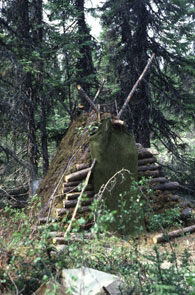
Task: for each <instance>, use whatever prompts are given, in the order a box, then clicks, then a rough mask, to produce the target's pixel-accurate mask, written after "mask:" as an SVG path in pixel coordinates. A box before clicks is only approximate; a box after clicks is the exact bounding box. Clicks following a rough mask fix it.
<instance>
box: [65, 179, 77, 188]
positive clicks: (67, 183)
mask: <svg viewBox="0 0 195 295" xmlns="http://www.w3.org/2000/svg"><path fill="white" fill-rule="evenodd" d="M80 183H81V182H80V181H70V182H64V183H63V186H64V188H65V187H67V186H68V187H69V186H73V187H77V186H78V185H79V184H80Z"/></svg>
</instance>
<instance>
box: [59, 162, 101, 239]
mask: <svg viewBox="0 0 195 295" xmlns="http://www.w3.org/2000/svg"><path fill="white" fill-rule="evenodd" d="M95 162H96V159H94V160H93V162H92V164H91V167H90V170H89V171H88V173H87V177H86V179H85V183H84V186H83V188H82V191H81V193H80V196H79V197H78V200H77V204H76V207H75V209H74V212H73V215H72V218H71V221H70V223H69V226H68V228H67V230H66V232H65V234H64V237H66V236H67V234H68V233H69V232H70V230H71V227H72V223H73V221H74V219H75V216H76V214H77V211H78V209H79V205H80V202H81V199H82V196H83V193H84V191H85V189H86V187H87V185H88V182H89V178H90V176H91V172H92V170H93V167H94V166H95Z"/></svg>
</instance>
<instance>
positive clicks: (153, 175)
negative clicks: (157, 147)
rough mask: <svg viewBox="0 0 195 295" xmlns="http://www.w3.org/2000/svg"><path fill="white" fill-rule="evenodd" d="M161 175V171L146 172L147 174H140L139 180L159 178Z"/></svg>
mask: <svg viewBox="0 0 195 295" xmlns="http://www.w3.org/2000/svg"><path fill="white" fill-rule="evenodd" d="M159 175H160V171H159V170H154V171H145V172H141V171H140V172H139V173H138V179H141V178H142V177H143V176H144V177H150V176H151V177H158V176H159Z"/></svg>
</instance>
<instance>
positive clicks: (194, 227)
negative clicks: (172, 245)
mask: <svg viewBox="0 0 195 295" xmlns="http://www.w3.org/2000/svg"><path fill="white" fill-rule="evenodd" d="M193 232H195V224H194V225H191V226H188V227H184V228H181V229H178V230H174V231H171V232H168V233H166V234H160V235H157V236H155V237H154V238H153V242H154V243H155V244H157V243H161V242H168V241H169V240H170V239H173V238H177V237H180V236H182V235H184V234H186V233H193Z"/></svg>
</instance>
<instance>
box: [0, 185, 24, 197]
mask: <svg viewBox="0 0 195 295" xmlns="http://www.w3.org/2000/svg"><path fill="white" fill-rule="evenodd" d="M27 192H28V187H23V186H19V187H15V188H12V189H6V190H4V189H1V188H0V195H5V196H7V195H11V196H17V195H23V194H24V195H25V194H26V193H27Z"/></svg>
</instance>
